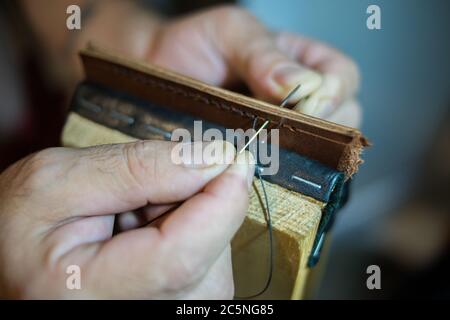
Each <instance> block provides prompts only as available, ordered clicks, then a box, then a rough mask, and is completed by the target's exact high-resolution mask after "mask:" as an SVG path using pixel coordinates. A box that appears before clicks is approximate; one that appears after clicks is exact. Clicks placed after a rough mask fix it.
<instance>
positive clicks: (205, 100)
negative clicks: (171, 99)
mask: <svg viewBox="0 0 450 320" xmlns="http://www.w3.org/2000/svg"><path fill="white" fill-rule="evenodd" d="M97 66H99V65H97ZM100 67H101V68H102V69H104V70H110V69H111V70H113V72H115V73H117V74H119V75H122V76H125V77H127V78H129V79H132V80H134V81H137V82H139V83H142V84H144V85H150V86H152V87H156V88H161V89H164V90H166V91H170V92H172V93H174V94H177V95H181V96H183V97H186V98H191V99H193V100H195V101H200V102H203V103H205V104H207V105H210V106H214V107H216V108H218V109H222V110H226V111H231V112H234V113H237V114H239V115H240V116H245V117H247V118H250V119H254V118H255V117H259V118H260V119H261V120H263V121H266V120H268V119H267V118H263V117H260V116H257V115H255V114H253V113H251V112H249V111H242V110H239V109H238V108H235V107H232V106H230V105H228V104H226V103H225V102H223V101H220V100H216V99H214V98H210V97H205V96H203V95H201V94H199V93H192V92H188V91H186V90H184V89H182V88H176V87H174V86H171V85H168V84H164V83H162V82H160V81H156V80H154V79H151V78H148V77H145V76H142V75H140V74H135V73H134V70H133V71H129V70H127V69H125V68H122V67H120V66H115V65H113V66H108V65H103V64H101V65H100ZM132 72H133V73H132ZM269 121H270V122H271V123H273V124H274V125H279V123H280V121H277V120H269ZM281 127H283V128H286V129H288V130H289V131H292V132H298V133H307V134H311V135H313V136H316V137H319V138H321V139H324V137H322V136H320V135H316V134H314V133H312V132H309V131H304V130H302V129H300V128H297V127H294V126H291V125H287V124H281ZM325 139H326V140H329V141H334V142H337V141H336V140H332V139H329V138H325Z"/></svg>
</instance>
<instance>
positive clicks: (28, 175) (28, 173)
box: [17, 148, 61, 189]
mask: <svg viewBox="0 0 450 320" xmlns="http://www.w3.org/2000/svg"><path fill="white" fill-rule="evenodd" d="M58 149H59V148H50V149H45V150H42V151H39V152H37V153H34V154H32V155H30V156H29V157H28V158H26V159H25V161H24V163H23V165H22V166H21V167H20V168H19V170H18V171H19V172H18V176H17V179H18V180H19V181H20V182H22V183H23V184H24V185H25V186H26V187H28V188H31V189H37V188H41V187H43V186H45V185H47V184H49V183H52V182H53V181H54V178H55V176H56V175H57V174H58V171H59V169H60V168H61V166H60V162H59V161H58V157H57V155H58V151H59V150H58Z"/></svg>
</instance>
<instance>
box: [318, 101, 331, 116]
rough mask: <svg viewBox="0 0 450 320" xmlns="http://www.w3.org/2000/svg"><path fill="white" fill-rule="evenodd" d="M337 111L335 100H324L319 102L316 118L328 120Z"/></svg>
mask: <svg viewBox="0 0 450 320" xmlns="http://www.w3.org/2000/svg"><path fill="white" fill-rule="evenodd" d="M335 109H336V106H335V104H334V101H333V99H324V100H322V101H320V102H319V104H318V105H317V108H316V116H317V117H319V118H326V117H328V116H330V115H331V114H332V113H333V111H334V110H335Z"/></svg>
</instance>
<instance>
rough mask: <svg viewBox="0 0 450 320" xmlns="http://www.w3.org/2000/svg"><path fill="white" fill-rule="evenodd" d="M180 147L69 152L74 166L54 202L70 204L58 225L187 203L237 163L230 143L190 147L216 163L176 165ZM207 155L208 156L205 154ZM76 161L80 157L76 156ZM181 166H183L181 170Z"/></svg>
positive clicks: (158, 144)
mask: <svg viewBox="0 0 450 320" xmlns="http://www.w3.org/2000/svg"><path fill="white" fill-rule="evenodd" d="M178 145H179V144H178V143H175V142H164V141H138V142H132V143H127V144H116V145H104V146H96V147H91V148H86V149H80V150H67V149H66V150H67V151H68V152H70V153H71V157H72V158H74V160H73V161H72V162H71V164H70V165H68V166H67V167H68V168H66V169H65V172H64V175H65V177H66V178H65V179H60V180H59V181H58V182H57V183H58V186H57V188H54V190H55V191H54V193H57V194H56V195H55V194H54V195H53V197H52V199H53V198H55V199H59V201H58V206H61V201H60V199H64V203H63V205H62V206H63V207H62V208H59V210H58V211H57V217H56V218H57V219H58V220H59V221H60V220H61V219H66V218H70V217H77V216H78V217H79V216H98V215H108V214H114V213H119V212H125V211H129V210H134V209H137V208H140V207H143V206H145V205H148V204H166V203H174V202H178V201H182V200H184V199H186V198H189V197H191V196H192V195H193V194H195V193H197V192H198V191H200V190H201V189H202V188H203V187H204V185H205V184H206V183H208V182H209V181H210V180H211V179H213V178H214V177H216V176H217V175H219V174H220V173H222V172H223V171H224V170H225V169H226V168H227V167H228V164H229V163H231V162H232V161H233V159H234V155H235V149H234V146H233V145H231V144H230V143H228V142H224V141H214V142H210V143H206V142H205V143H202V142H195V143H192V144H186V146H188V147H192V149H191V150H194V149H195V150H199V149H198V147H200V151H205V150H208V152H209V153H208V154H212V155H214V156H215V158H211V157H205V156H202V157H199V158H196V161H197V159H199V160H200V161H197V162H196V163H193V162H190V161H189V160H188V161H186V160H184V159H183V158H181V160H182V161H184V162H179V161H178V160H179V159H177V161H178V162H177V161H174V159H173V158H174V156H173V150H174V148H175V147H176V146H178ZM203 154H204V153H203ZM74 155H75V156H74ZM202 161H203V162H202ZM177 163H178V164H177Z"/></svg>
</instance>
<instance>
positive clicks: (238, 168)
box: [228, 151, 255, 191]
mask: <svg viewBox="0 0 450 320" xmlns="http://www.w3.org/2000/svg"><path fill="white" fill-rule="evenodd" d="M228 170H230V172H232V173H234V174H236V175H239V176H241V177H242V178H244V179H245V181H246V182H247V188H248V190H249V191H250V189H251V187H252V183H253V176H254V175H255V158H254V157H253V155H252V154H251V153H250V152H248V151H244V152H242V153H239V154H238V155H237V156H236V159H235V162H234V163H233V165H232V166H231V167H230V168H229V169H228Z"/></svg>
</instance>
